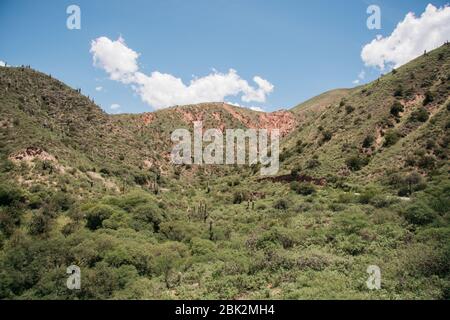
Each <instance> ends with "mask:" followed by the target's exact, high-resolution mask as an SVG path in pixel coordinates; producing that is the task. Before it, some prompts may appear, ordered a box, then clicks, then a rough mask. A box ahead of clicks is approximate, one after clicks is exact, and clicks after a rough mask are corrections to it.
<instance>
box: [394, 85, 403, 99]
mask: <svg viewBox="0 0 450 320" xmlns="http://www.w3.org/2000/svg"><path fill="white" fill-rule="evenodd" d="M401 96H403V87H402V86H401V85H400V86H398V87H397V89H395V91H394V97H401Z"/></svg>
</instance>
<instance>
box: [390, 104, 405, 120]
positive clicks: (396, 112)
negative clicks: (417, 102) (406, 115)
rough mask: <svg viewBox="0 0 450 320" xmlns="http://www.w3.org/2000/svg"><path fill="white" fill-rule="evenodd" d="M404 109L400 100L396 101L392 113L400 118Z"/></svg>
mask: <svg viewBox="0 0 450 320" xmlns="http://www.w3.org/2000/svg"><path fill="white" fill-rule="evenodd" d="M404 110H405V109H404V108H403V105H402V104H401V103H400V102H399V101H395V102H394V104H393V105H392V107H391V114H392V115H393V116H394V117H396V118H398V117H399V116H400V112H403V111H404Z"/></svg>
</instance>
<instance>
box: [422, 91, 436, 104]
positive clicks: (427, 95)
mask: <svg viewBox="0 0 450 320" xmlns="http://www.w3.org/2000/svg"><path fill="white" fill-rule="evenodd" d="M433 101H434V94H433V93H432V92H431V91H429V90H428V91H427V92H425V99H424V100H423V105H424V106H426V105H427V104H430V103H431V102H433Z"/></svg>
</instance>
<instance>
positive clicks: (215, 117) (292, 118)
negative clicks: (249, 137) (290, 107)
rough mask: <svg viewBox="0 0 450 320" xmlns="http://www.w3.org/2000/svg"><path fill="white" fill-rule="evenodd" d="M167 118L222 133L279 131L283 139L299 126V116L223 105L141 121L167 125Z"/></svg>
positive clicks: (175, 110)
mask: <svg viewBox="0 0 450 320" xmlns="http://www.w3.org/2000/svg"><path fill="white" fill-rule="evenodd" d="M168 117H169V118H173V117H174V118H177V119H180V120H181V121H182V122H183V123H185V124H187V125H189V126H191V125H192V123H193V122H195V121H203V122H209V126H210V127H211V126H212V127H213V128H218V129H220V130H222V131H224V130H225V129H226V128H229V129H233V128H234V127H235V126H244V127H246V128H249V129H267V130H269V131H271V130H274V129H279V130H280V135H281V136H282V137H284V136H286V135H288V134H289V133H290V132H292V131H293V130H294V129H295V127H296V126H297V124H298V119H297V116H296V115H295V114H294V113H292V112H290V111H286V110H280V111H275V112H271V113H266V112H258V111H253V110H250V109H246V108H240V107H236V106H233V105H230V104H227V103H224V102H212V103H200V104H195V105H188V106H176V107H173V108H169V109H165V110H162V111H157V112H154V113H145V114H142V115H141V121H142V123H143V124H144V125H148V124H150V123H152V122H153V121H154V120H155V119H156V118H158V119H162V121H164V120H166V121H167V118H168Z"/></svg>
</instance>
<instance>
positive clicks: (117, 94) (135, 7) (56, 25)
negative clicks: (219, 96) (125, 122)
mask: <svg viewBox="0 0 450 320" xmlns="http://www.w3.org/2000/svg"><path fill="white" fill-rule="evenodd" d="M430 2H431V3H432V4H434V5H435V6H437V7H441V6H444V5H445V4H446V3H447V2H446V1H429V0H428V1H421V0H410V1H396V0H395V1H394V0H391V1H385V0H384V1H364V0H345V1H331V0H327V1H318V0H315V1H299V0H292V1H288V0H281V1H280V0H278V1H275V0H264V1H262V0H183V1H182V0H165V1H138V0H129V1H119V0H108V1H106V0H89V1H79V0H72V1H54V0H42V1H39V2H37V1H32V0H26V1H25V0H0V37H1V39H2V40H1V41H0V60H2V61H6V62H7V63H8V64H10V65H21V64H27V65H28V64H30V65H31V66H32V67H33V68H35V69H37V70H40V71H43V72H45V73H50V74H52V75H53V76H54V77H56V78H58V79H60V80H62V81H64V82H66V83H67V84H69V85H70V86H72V87H81V88H82V90H83V93H85V94H87V95H90V96H91V97H94V99H95V101H96V102H97V103H98V104H99V105H100V106H101V107H102V108H104V109H105V110H106V111H108V112H112V111H113V110H111V109H110V106H111V105H113V104H118V105H120V106H121V107H120V108H119V109H117V110H116V111H120V112H144V111H152V110H153V109H152V107H151V106H150V105H149V104H148V103H145V102H143V101H142V99H141V97H140V95H139V94H138V93H137V92H136V91H134V90H133V89H132V87H131V86H130V85H126V84H124V83H122V82H118V81H113V80H110V79H109V76H108V74H107V72H105V70H102V68H98V67H94V66H93V56H92V54H91V53H90V48H91V41H92V40H94V39H97V38H99V37H102V36H104V37H107V38H109V39H111V40H113V41H114V40H117V39H118V37H119V36H121V37H123V39H124V40H125V43H126V46H127V47H129V48H131V49H132V50H134V51H135V52H138V53H139V54H140V56H139V60H138V61H139V70H140V71H141V72H143V73H145V74H150V73H151V72H152V71H155V70H157V71H159V72H162V73H167V74H171V75H173V76H175V77H179V78H181V80H182V81H183V82H184V83H186V84H188V83H189V81H190V80H191V79H192V75H196V76H198V77H203V76H206V75H208V74H210V73H211V72H212V71H211V70H212V68H215V69H216V70H217V71H218V72H223V73H226V72H228V70H229V69H230V68H232V69H234V70H236V72H237V73H238V74H239V76H240V77H241V78H242V79H245V80H247V81H248V83H249V84H250V85H252V86H256V85H255V83H254V82H253V81H252V78H253V77H254V76H260V77H261V78H263V79H266V80H267V81H269V82H270V83H271V84H273V85H274V89H273V92H272V93H270V94H268V95H267V98H266V101H265V102H253V101H252V102H242V101H241V99H240V97H239V96H235V97H227V98H226V101H232V102H236V103H240V104H242V105H246V106H260V107H262V108H264V110H266V111H273V110H277V109H280V108H290V107H293V106H294V105H296V104H298V103H299V102H301V101H303V100H306V99H308V98H310V97H312V96H315V95H317V94H320V93H322V92H324V91H326V90H329V89H333V88H341V87H351V86H354V84H353V83H352V82H353V81H354V80H355V79H357V76H358V74H360V72H361V71H362V70H365V74H366V75H365V77H364V79H361V82H362V83H364V82H367V81H370V80H373V79H374V78H376V77H377V76H378V75H379V73H380V71H379V70H377V68H375V67H364V62H363V61H362V59H361V49H362V47H363V46H364V45H365V44H367V43H369V42H371V41H372V40H373V39H374V38H375V37H376V35H377V34H381V35H383V36H389V35H390V34H391V33H392V31H393V30H394V29H395V27H396V25H397V24H398V22H400V21H401V20H403V19H404V18H405V15H406V14H407V13H408V12H410V11H412V12H415V13H416V14H417V15H420V14H421V13H422V12H423V11H424V10H425V7H426V6H427V4H428V3H430ZM71 4H76V5H78V6H79V7H80V8H81V30H69V29H67V28H66V19H67V17H68V15H67V14H66V8H67V7H68V6H69V5H71ZM371 4H376V5H378V6H379V7H380V8H381V14H382V16H381V23H382V29H381V30H369V29H368V28H367V27H366V20H367V18H368V16H369V15H368V14H367V13H366V9H367V7H368V6H369V5H371ZM96 87H102V90H101V91H97V90H96V89H95V88H96Z"/></svg>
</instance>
